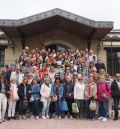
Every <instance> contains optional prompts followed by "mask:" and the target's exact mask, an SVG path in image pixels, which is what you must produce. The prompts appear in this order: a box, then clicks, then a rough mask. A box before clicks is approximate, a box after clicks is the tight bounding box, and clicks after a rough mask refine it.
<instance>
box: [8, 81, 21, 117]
mask: <svg viewBox="0 0 120 129" xmlns="http://www.w3.org/2000/svg"><path fill="white" fill-rule="evenodd" d="M8 93H9V94H10V96H9V101H8V105H9V106H8V120H10V119H11V118H13V119H14V118H15V108H16V102H17V100H18V99H19V97H18V88H17V84H16V80H15V79H11V81H10V89H9V92H8Z"/></svg>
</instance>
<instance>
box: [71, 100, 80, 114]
mask: <svg viewBox="0 0 120 129" xmlns="http://www.w3.org/2000/svg"><path fill="white" fill-rule="evenodd" d="M72 112H73V113H78V112H79V109H78V106H77V103H76V102H74V103H72Z"/></svg>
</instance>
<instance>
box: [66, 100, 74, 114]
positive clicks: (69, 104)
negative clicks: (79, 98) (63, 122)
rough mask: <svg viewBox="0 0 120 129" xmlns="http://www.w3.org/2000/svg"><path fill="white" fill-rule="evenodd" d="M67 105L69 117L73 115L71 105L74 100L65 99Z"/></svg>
mask: <svg viewBox="0 0 120 129" xmlns="http://www.w3.org/2000/svg"><path fill="white" fill-rule="evenodd" d="M66 102H67V105H68V110H69V115H70V116H71V115H73V113H72V103H73V102H74V99H66Z"/></svg>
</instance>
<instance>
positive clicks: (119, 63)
mask: <svg viewBox="0 0 120 129" xmlns="http://www.w3.org/2000/svg"><path fill="white" fill-rule="evenodd" d="M107 71H108V73H109V74H110V75H113V76H114V75H115V74H116V73H120V49H119V48H112V51H111V49H107Z"/></svg>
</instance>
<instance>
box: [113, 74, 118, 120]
mask: <svg viewBox="0 0 120 129" xmlns="http://www.w3.org/2000/svg"><path fill="white" fill-rule="evenodd" d="M111 91H112V97H113V100H114V111H115V116H114V120H118V110H119V101H120V73H116V79H115V80H114V81H113V82H112V84H111Z"/></svg>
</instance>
